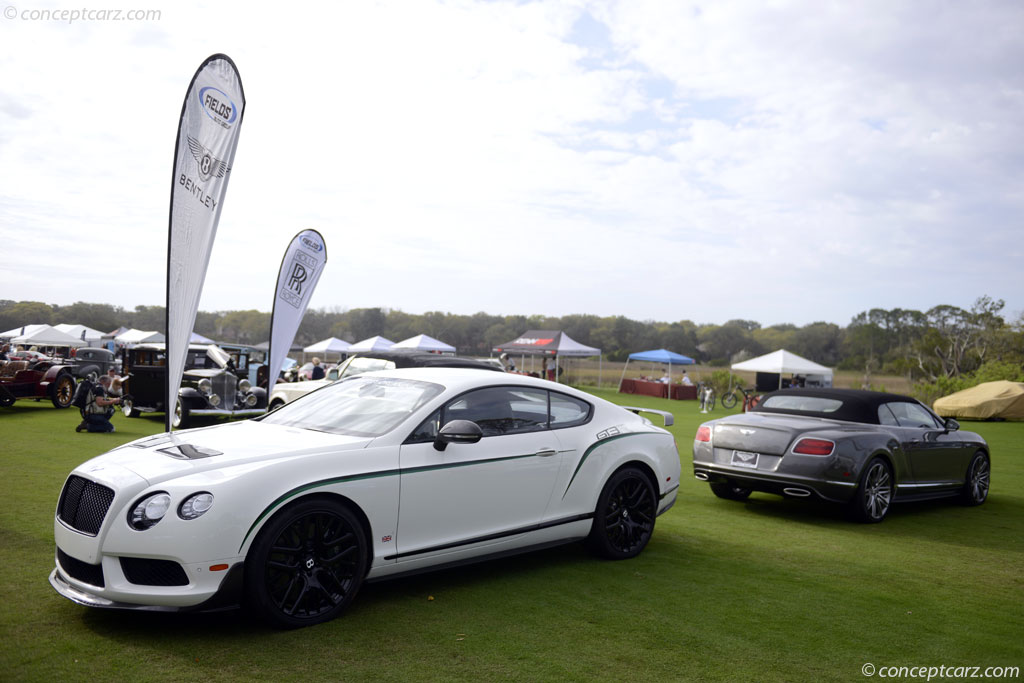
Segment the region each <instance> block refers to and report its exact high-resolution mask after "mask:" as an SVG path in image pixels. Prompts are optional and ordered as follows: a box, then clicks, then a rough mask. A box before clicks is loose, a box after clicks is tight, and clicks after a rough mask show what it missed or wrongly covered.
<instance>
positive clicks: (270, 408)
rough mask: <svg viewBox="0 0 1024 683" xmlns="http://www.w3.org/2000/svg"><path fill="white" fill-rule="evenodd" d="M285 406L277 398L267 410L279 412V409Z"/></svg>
mask: <svg viewBox="0 0 1024 683" xmlns="http://www.w3.org/2000/svg"><path fill="white" fill-rule="evenodd" d="M283 405H284V401H282V400H281V399H279V398H275V399H274V400H273V402H271V404H270V407H269V408H267V410H277V409H278V408H280V407H281V406H283Z"/></svg>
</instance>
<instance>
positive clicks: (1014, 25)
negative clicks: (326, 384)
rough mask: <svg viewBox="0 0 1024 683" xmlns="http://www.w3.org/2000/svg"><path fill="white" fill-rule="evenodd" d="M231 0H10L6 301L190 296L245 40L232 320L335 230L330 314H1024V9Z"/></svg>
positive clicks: (1014, 5) (3, 44)
mask: <svg viewBox="0 0 1024 683" xmlns="http://www.w3.org/2000/svg"><path fill="white" fill-rule="evenodd" d="M223 4H224V3H212V2H211V3H209V4H205V3H189V2H175V3H170V2H163V3H160V2H156V3H152V4H149V5H141V6H144V7H148V8H150V9H152V10H155V11H156V14H154V15H150V16H149V17H146V18H143V19H142V20H126V18H125V17H124V16H123V15H124V14H125V13H126V12H127V10H128V9H129V8H130V7H129V6H128V5H127V3H126V5H125V6H124V9H123V10H122V20H120V21H113V20H109V19H108V20H106V21H104V20H102V17H100V16H98V15H93V20H92V21H89V20H88V19H87V18H80V19H73V18H71V17H67V18H63V17H62V18H59V19H57V20H52V19H51V20H45V19H43V18H41V17H39V14H40V13H39V12H34V11H36V10H45V9H49V10H55V11H58V12H59V11H61V10H67V11H68V12H71V11H75V10H88V9H90V7H89V5H88V4H87V3H81V2H78V3H75V4H72V3H70V2H66V3H63V4H62V3H60V2H58V3H33V4H32V5H29V4H28V1H27V0H0V8H2V9H0V15H2V16H0V74H2V75H0V240H2V245H3V248H2V250H0V253H2V254H3V256H2V258H0V298H3V299H14V300H37V301H44V302H47V303H55V304H69V303H73V302H75V301H90V302H108V303H113V304H117V305H121V306H124V307H126V308H134V307H135V306H136V305H138V304H162V303H163V302H164V296H165V293H164V282H165V267H166V266H165V264H166V245H167V211H168V204H169V195H170V184H171V175H172V169H171V164H172V157H173V152H174V140H175V135H176V130H177V123H178V116H179V113H180V111H181V103H182V99H183V98H184V96H185V90H186V87H187V85H188V83H189V80H190V79H191V77H192V74H193V73H194V71H195V70H196V68H197V67H198V66H199V65H200V63H201V62H202V61H203V60H204V59H205V58H206V57H207V56H208V55H210V54H212V53H215V52H223V53H226V54H228V55H229V56H231V57H232V59H233V60H234V61H235V63H236V64H237V66H238V68H239V71H240V73H241V76H242V82H243V85H244V88H245V95H246V100H247V104H246V109H245V116H244V123H243V125H242V129H241V137H240V142H239V147H238V151H237V154H236V157H235V165H234V168H233V170H232V172H231V180H230V185H229V187H228V193H227V196H226V197H225V199H224V209H223V213H222V216H221V222H220V227H219V230H218V233H217V241H216V243H215V245H214V249H213V256H212V259H211V261H210V268H209V272H208V274H207V278H206V285H205V288H204V291H203V297H202V300H201V303H200V308H201V309H202V310H207V311H213V310H227V309H248V308H255V309H259V310H265V311H267V310H270V306H271V301H272V294H273V290H274V281H275V279H276V275H277V269H278V267H279V265H280V261H281V256H282V254H283V252H284V249H285V247H286V246H287V244H288V242H289V241H290V239H291V237H292V236H293V235H294V234H295V233H296V232H298V231H299V230H302V229H305V228H315V229H317V230H319V231H320V232H321V233H322V234H323V235H324V237H325V238H326V241H327V247H328V254H329V260H328V264H327V267H326V270H325V273H324V275H323V278H322V279H321V281H320V284H319V287H318V289H317V291H316V293H315V295H314V297H313V299H312V304H311V305H312V306H314V307H324V308H335V307H336V308H338V309H350V308H359V307H369V306H380V307H387V308H394V309H400V310H403V311H407V312H410V313H422V312H425V311H432V310H440V311H450V312H453V313H473V312H476V311H486V312H489V313H495V314H511V313H522V314H542V315H564V314H570V313H593V314H597V315H602V316H603V315H625V316H627V317H630V318H634V319H640V320H644V319H653V320H665V321H674V320H681V319H690V320H693V321H695V322H698V323H722V322H725V321H726V320H729V319H732V318H746V319H753V320H757V321H759V322H761V323H762V324H765V325H770V324H775V323H784V322H791V323H795V324H798V325H802V324H806V323H809V322H813V321H817V320H826V321H830V322H836V323H839V324H841V325H845V324H847V323H848V322H849V320H850V318H851V317H852V316H853V315H856V314H857V313H858V312H860V311H863V310H866V309H869V308H874V307H881V308H896V307H901V308H913V309H919V310H926V309H928V308H930V307H931V306H934V305H937V304H946V303H948V304H954V305H958V306H962V307H965V308H966V307H969V306H970V305H971V304H972V302H973V301H974V300H975V299H976V298H977V297H979V296H981V295H986V294H987V295H990V296H992V297H994V298H1002V299H1005V300H1006V303H1007V306H1006V311H1005V312H1006V313H1008V314H1009V316H1010V317H1016V316H1017V315H1019V314H1020V313H1021V312H1022V311H1024V246H1022V244H1024V218H1022V217H1024V41H1022V40H1021V38H1020V36H1021V35H1022V32H1024V4H1022V3H1020V2H1016V1H1014V0H1007V1H1006V2H984V1H972V2H959V1H954V0H949V1H945V2H944V1H941V0H935V1H932V2H916V1H915V2H897V1H893V0H880V1H871V0H866V1H864V2H821V1H819V0H808V1H806V2H770V3H769V2H763V1H753V2H713V3H712V2H709V3H703V2H697V3H693V2H682V1H679V2H676V1H666V0H650V1H643V0H624V1H623V2H614V1H610V2H604V1H596V2H590V1H587V0H578V1H559V2H503V1H493V2H469V1H460V0H455V1H447V2H432V1H428V0H416V1H415V2H414V1H411V0H409V1H404V2H403V1H398V0H394V1H383V2H362V1H360V2H333V3H324V4H311V5H307V6H305V7H304V8H298V7H295V6H289V7H288V8H285V6H284V4H283V3H281V4H267V5H259V4H256V3H253V4H250V5H246V6H245V9H240V10H237V11H236V10H232V9H229V8H224V7H222V5H223ZM116 5H117V3H116V2H107V3H105V4H104V5H103V6H102V7H100V6H97V7H96V9H101V8H102V9H111V8H113V7H115V6H116ZM65 16H66V15H65ZM68 19H71V20H70V21H69V20H68ZM28 322H31V321H28ZM67 322H75V321H67Z"/></svg>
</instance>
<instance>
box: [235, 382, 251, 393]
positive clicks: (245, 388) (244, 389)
mask: <svg viewBox="0 0 1024 683" xmlns="http://www.w3.org/2000/svg"><path fill="white" fill-rule="evenodd" d="M250 389H252V384H250V383H249V380H247V379H243V380H242V381H241V382H239V383H238V390H239V391H241V392H242V393H243V394H244V393H245V392H247V391H249V390H250Z"/></svg>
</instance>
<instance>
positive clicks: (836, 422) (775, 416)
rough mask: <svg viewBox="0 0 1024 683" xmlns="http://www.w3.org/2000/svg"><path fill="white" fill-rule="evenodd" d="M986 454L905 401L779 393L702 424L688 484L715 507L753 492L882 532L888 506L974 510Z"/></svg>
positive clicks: (968, 436)
mask: <svg viewBox="0 0 1024 683" xmlns="http://www.w3.org/2000/svg"><path fill="white" fill-rule="evenodd" d="M990 468H991V465H990V459H989V447H988V444H987V443H986V442H985V440H984V439H982V438H981V437H980V436H978V435H977V434H975V433H973V432H967V431H962V430H960V425H959V424H957V422H956V420H953V419H946V420H943V419H942V418H941V417H939V416H938V415H936V414H935V413H934V412H932V411H931V410H930V409H929V408H928V407H927V406H925V405H924V404H923V403H921V402H919V401H917V400H916V399H913V398H910V397H908V396H900V395H897V394H888V393H881V392H874V391H861V390H854V389H783V390H781V391H776V392H773V393H771V394H768V395H766V396H765V398H764V400H763V401H762V402H761V403H760V404H758V405H757V406H756V407H755V408H754V409H753V410H752V411H751V412H748V413H741V414H739V415H730V416H728V417H723V418H719V419H717V420H712V421H710V422H706V423H704V424H702V425H701V426H700V427H699V428H698V429H697V434H696V437H695V439H694V442H693V473H694V476H695V477H696V478H697V479H699V480H701V481H706V482H708V483H709V484H710V485H711V490H712V492H714V494H715V495H716V496H718V497H720V498H727V499H731V500H746V499H747V498H748V497H749V496H750V494H751V493H752V492H754V491H761V492H765V493H774V494H779V495H782V496H786V497H789V498H815V499H819V500H824V501H830V502H834V503H841V504H844V505H845V506H846V508H847V511H848V512H849V514H850V516H851V517H852V518H853V519H855V520H857V521H861V522H868V523H873V522H881V521H882V520H883V519H885V518H886V516H887V515H888V514H889V511H890V508H891V506H892V504H893V503H901V502H910V501H919V500H928V499H933V498H947V497H949V498H953V497H955V498H959V499H960V500H961V501H962V502H963V503H964V504H966V505H981V504H982V503H984V502H985V500H986V498H987V497H988V490H989V482H990V475H991V469H990Z"/></svg>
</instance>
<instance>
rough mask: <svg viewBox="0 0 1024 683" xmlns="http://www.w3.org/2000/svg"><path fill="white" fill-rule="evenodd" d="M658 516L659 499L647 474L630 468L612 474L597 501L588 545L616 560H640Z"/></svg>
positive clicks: (600, 553) (603, 555) (598, 552)
mask: <svg viewBox="0 0 1024 683" xmlns="http://www.w3.org/2000/svg"><path fill="white" fill-rule="evenodd" d="M657 514H658V497H657V496H656V495H655V491H654V486H653V485H652V484H651V480H650V479H649V478H648V477H647V475H646V474H645V473H644V472H643V471H641V470H639V469H637V468H635V467H626V468H624V469H621V470H619V471H618V472H616V473H615V474H613V475H612V477H611V479H609V480H608V483H607V484H605V485H604V489H602V491H601V495H600V497H598V499H597V509H596V510H595V511H594V524H593V526H592V527H591V529H590V536H589V537H588V538H587V541H588V544H589V545H590V547H591V548H592V549H593V550H594V552H596V553H597V554H598V555H600V556H602V557H607V558H608V559H612V560H625V559H628V558H630V557H636V556H637V555H639V554H640V552H641V551H642V550H643V549H644V547H646V546H647V542H648V541H650V540H651V533H653V531H654V518H655V517H657Z"/></svg>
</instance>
